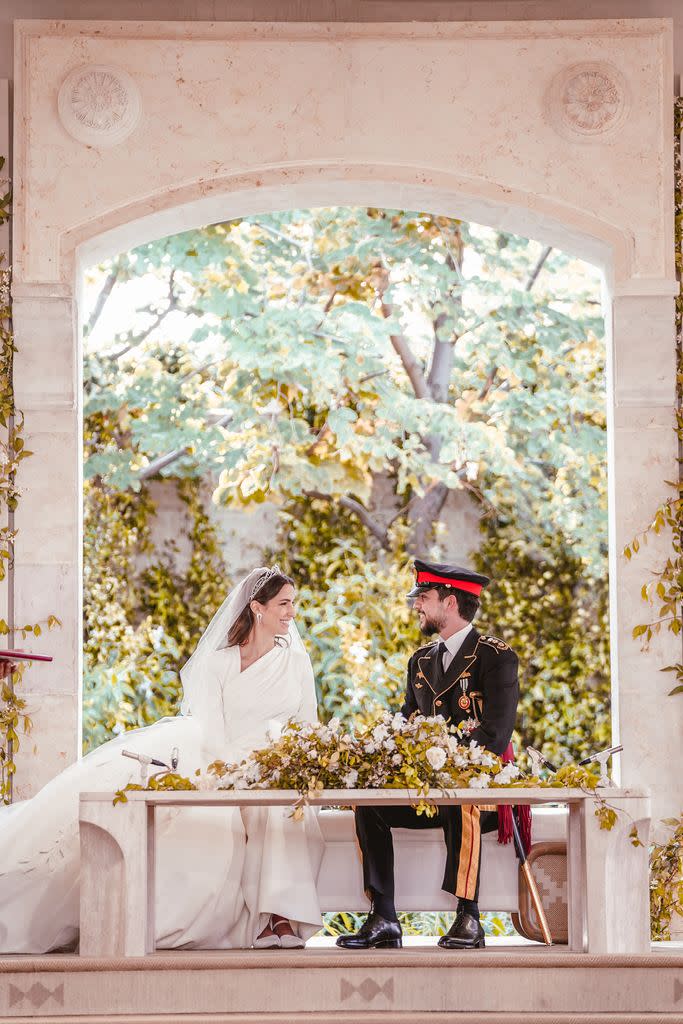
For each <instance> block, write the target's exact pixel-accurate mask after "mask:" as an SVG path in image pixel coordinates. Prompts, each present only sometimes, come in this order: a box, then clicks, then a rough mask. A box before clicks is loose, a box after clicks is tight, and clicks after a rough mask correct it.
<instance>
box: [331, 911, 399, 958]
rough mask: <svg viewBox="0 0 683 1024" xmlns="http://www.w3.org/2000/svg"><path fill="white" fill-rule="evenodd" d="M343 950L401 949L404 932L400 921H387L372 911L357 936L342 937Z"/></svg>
mask: <svg viewBox="0 0 683 1024" xmlns="http://www.w3.org/2000/svg"><path fill="white" fill-rule="evenodd" d="M337 945H338V946H341V948H342V949H400V948H401V946H402V945H403V932H402V931H401V926H400V924H399V923H398V921H386V920H385V919H384V918H383V917H380V916H379V914H376V913H375V911H374V910H371V911H370V913H369V914H368V916H367V917H366V919H365V921H364V922H363V924H362V925H361V926H360V928H359V929H358V931H357V932H356V933H355V935H340V936H339V938H338V939H337Z"/></svg>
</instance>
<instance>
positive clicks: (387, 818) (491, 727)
mask: <svg viewBox="0 0 683 1024" xmlns="http://www.w3.org/2000/svg"><path fill="white" fill-rule="evenodd" d="M439 660H440V658H439V644H438V643H432V644H428V645H427V646H426V647H421V648H420V649H419V650H418V651H416V652H415V654H413V656H412V657H411V659H410V661H409V662H408V681H407V687H406V695H405V701H404V704H403V707H402V708H401V713H402V714H403V715H405V717H406V718H409V717H410V716H411V715H412V714H413V713H415V712H418V713H419V714H422V715H443V717H444V718H445V719H446V721H447V722H449V723H452V724H454V725H458V724H461V723H468V724H469V725H470V726H472V727H473V728H472V731H470V732H469V735H468V737H467V738H466V739H463V741H462V742H463V743H467V742H472V741H473V740H476V741H477V743H479V745H480V746H482V747H485V748H486V749H487V750H490V751H492V752H493V753H494V754H503V753H504V752H505V751H506V750H507V748H508V745H509V743H510V737H511V735H512V730H513V729H514V726H515V717H516V714H517V700H518V697H519V684H518V681H517V665H518V661H517V655H516V654H515V652H514V651H513V650H512V649H511V648H510V647H509V646H508V644H506V643H505V642H504V641H503V640H499V639H498V638H497V637H493V636H488V635H482V634H480V633H478V632H477V631H476V629H474V628H472V630H471V631H470V632H469V633H468V634H467V636H466V637H465V640H464V642H463V644H462V646H461V648H460V650H459V651H458V653H457V654H456V655H455V657H454V658H453V660H452V661H451V663H450V665H449V666H448V669H447V670H446V672H443V669H442V667H441V666H440V665H439ZM481 811H485V812H487V814H486V817H485V819H484V822H482V821H481ZM496 821H497V817H496V814H495V808H490V807H488V806H487V805H485V804H484V805H483V806H482V807H481V808H479V807H477V806H474V805H473V804H466V805H464V806H462V807H460V806H446V807H439V809H438V812H437V814H436V815H434V817H431V818H428V817H426V815H418V814H417V813H416V811H415V810H414V809H413V808H412V807H358V808H357V809H356V834H357V836H358V841H359V844H360V848H361V851H362V854H363V880H364V885H365V889H366V891H369V892H370V891H373V892H377V893H383V894H386V895H389V896H391V897H392V899H393V891H394V880H393V873H394V872H393V847H392V842H391V829H392V828H442V829H443V831H444V839H445V842H446V849H447V856H446V864H445V868H444V877H443V882H442V888H443V889H445V890H446V891H447V892H450V893H453V894H454V895H455V896H458V897H461V898H465V899H469V900H474V901H476V900H477V899H478V895H479V866H480V859H481V833H482V824H483V831H485V832H487V831H489V830H490V829H491V828H495V827H496Z"/></svg>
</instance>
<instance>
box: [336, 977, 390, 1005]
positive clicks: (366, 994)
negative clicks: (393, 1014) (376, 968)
mask: <svg viewBox="0 0 683 1024" xmlns="http://www.w3.org/2000/svg"><path fill="white" fill-rule="evenodd" d="M356 993H357V994H358V995H359V996H361V998H362V999H364V1000H365V1002H366V1003H370V1002H372V1000H373V999H376V998H377V996H378V995H379V994H380V993H382V995H383V996H384V997H385V999H386V1000H387V1002H390V1003H392V1002H393V1001H394V979H393V978H390V979H389V981H385V983H384V984H383V985H378V983H377V982H376V981H374V980H373V979H372V978H365V980H364V981H362V982H361V983H360V985H352V984H351V982H350V981H347V980H346V978H342V980H341V992H340V995H341V999H342V1001H344V1000H345V999H350V998H351V996H352V995H355V994H356Z"/></svg>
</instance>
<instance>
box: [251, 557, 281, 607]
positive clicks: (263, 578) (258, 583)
mask: <svg viewBox="0 0 683 1024" xmlns="http://www.w3.org/2000/svg"><path fill="white" fill-rule="evenodd" d="M281 575H282V570H281V569H280V566H279V565H274V566H272V568H270V569H264V570H263V572H262V573H261V575H260V576H257V577H256V580H255V581H254V585H253V587H252V588H251V594H250V595H249V601H253V600H254V598H255V597H256V595H257V594H258V592H259V590H260V589H261V587H265V585H266V583H267V582H268V580H271V579H272V578H273V576H281ZM248 603H249V602H247V604H248Z"/></svg>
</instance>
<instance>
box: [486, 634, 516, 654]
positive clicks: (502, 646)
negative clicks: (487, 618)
mask: <svg viewBox="0 0 683 1024" xmlns="http://www.w3.org/2000/svg"><path fill="white" fill-rule="evenodd" d="M479 642H480V643H482V644H488V645H489V647H495V648H496V650H497V651H509V650H511V647H510V644H506V643H505V641H504V640H501V639H499V637H497V636H480V637H479Z"/></svg>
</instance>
